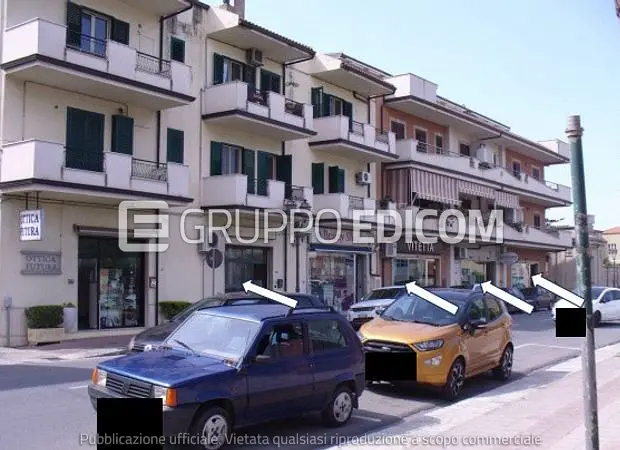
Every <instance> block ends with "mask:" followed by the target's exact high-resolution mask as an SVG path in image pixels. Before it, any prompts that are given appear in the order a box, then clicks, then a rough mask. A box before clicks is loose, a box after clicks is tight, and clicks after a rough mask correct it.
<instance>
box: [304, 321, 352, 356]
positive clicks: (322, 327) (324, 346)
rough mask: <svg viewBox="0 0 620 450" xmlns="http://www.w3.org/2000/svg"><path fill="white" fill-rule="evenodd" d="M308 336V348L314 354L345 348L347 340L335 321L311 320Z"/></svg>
mask: <svg viewBox="0 0 620 450" xmlns="http://www.w3.org/2000/svg"><path fill="white" fill-rule="evenodd" d="M308 334H309V336H310V348H311V349H312V351H313V352H315V353H320V352H326V351H329V350H337V349H339V348H347V339H346V337H345V335H344V334H343V332H342V329H341V328H340V324H339V323H338V321H337V320H311V321H309V322H308Z"/></svg>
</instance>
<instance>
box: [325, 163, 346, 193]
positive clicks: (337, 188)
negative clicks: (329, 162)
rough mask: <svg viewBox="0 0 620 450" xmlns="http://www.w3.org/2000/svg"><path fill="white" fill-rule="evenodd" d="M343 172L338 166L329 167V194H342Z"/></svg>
mask: <svg viewBox="0 0 620 450" xmlns="http://www.w3.org/2000/svg"><path fill="white" fill-rule="evenodd" d="M344 182H345V172H344V169H341V168H340V167H338V166H330V167H329V193H330V194H336V193H341V194H343V193H344Z"/></svg>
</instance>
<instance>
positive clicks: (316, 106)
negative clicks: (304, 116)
mask: <svg viewBox="0 0 620 450" xmlns="http://www.w3.org/2000/svg"><path fill="white" fill-rule="evenodd" d="M322 92H323V88H320V87H317V88H312V89H311V90H310V102H311V103H312V112H313V115H314V117H315V118H317V117H321V97H322Z"/></svg>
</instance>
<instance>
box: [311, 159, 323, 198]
mask: <svg viewBox="0 0 620 450" xmlns="http://www.w3.org/2000/svg"><path fill="white" fill-rule="evenodd" d="M312 189H313V190H314V193H315V194H317V195H320V194H323V193H324V192H325V165H324V164H323V163H312Z"/></svg>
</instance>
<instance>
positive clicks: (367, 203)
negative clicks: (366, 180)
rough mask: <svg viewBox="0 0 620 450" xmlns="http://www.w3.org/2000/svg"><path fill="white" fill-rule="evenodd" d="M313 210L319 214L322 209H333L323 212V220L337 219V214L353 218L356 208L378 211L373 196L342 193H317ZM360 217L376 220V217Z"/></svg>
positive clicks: (344, 217) (340, 216) (341, 216)
mask: <svg viewBox="0 0 620 450" xmlns="http://www.w3.org/2000/svg"><path fill="white" fill-rule="evenodd" d="M312 210H313V212H314V214H318V213H319V212H320V211H325V210H332V211H329V212H323V213H322V214H321V220H335V217H334V215H335V214H338V217H339V218H340V220H353V211H354V210H366V211H369V210H371V211H376V210H377V202H376V201H375V200H373V199H371V198H362V197H355V196H353V195H348V194H342V193H337V194H319V195H317V194H315V195H314V204H313V207H312ZM334 211H335V213H334ZM360 219H361V220H365V221H369V222H372V221H375V220H376V217H374V218H373V217H366V216H363V217H361V218H360Z"/></svg>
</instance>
